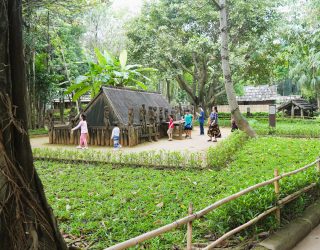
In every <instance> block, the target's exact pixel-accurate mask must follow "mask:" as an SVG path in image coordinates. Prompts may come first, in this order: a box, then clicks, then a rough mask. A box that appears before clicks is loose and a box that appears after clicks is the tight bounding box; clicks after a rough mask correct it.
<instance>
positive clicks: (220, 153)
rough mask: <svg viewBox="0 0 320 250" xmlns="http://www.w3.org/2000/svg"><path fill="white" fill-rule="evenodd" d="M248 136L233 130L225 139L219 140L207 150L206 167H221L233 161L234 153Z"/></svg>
mask: <svg viewBox="0 0 320 250" xmlns="http://www.w3.org/2000/svg"><path fill="white" fill-rule="evenodd" d="M248 139H249V138H248V136H247V135H246V134H245V133H243V132H241V131H235V132H233V133H232V134H231V135H230V136H229V137H228V139H227V140H224V141H221V142H220V143H219V144H218V145H217V146H216V147H210V148H209V149H208V151H207V162H208V163H207V164H208V167H210V168H214V169H221V168H224V167H226V166H227V165H228V164H229V163H230V162H232V161H234V160H235V159H234V157H235V153H236V152H237V151H238V150H240V149H241V148H242V147H243V145H244V144H245V143H246V141H247V140H248Z"/></svg>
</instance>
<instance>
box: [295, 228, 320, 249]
mask: <svg viewBox="0 0 320 250" xmlns="http://www.w3.org/2000/svg"><path fill="white" fill-rule="evenodd" d="M319 249H320V225H319V226H317V227H316V228H315V229H313V230H312V231H311V232H310V233H309V234H308V235H307V237H305V238H304V239H303V240H302V241H301V242H300V243H299V244H298V245H297V246H296V247H294V248H293V249H292V250H319Z"/></svg>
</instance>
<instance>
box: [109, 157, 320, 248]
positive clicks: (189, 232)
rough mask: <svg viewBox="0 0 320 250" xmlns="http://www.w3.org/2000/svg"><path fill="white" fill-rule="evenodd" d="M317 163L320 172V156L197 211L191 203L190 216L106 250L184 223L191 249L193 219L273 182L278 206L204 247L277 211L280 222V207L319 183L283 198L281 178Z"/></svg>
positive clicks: (124, 246) (188, 244) (226, 237)
mask: <svg viewBox="0 0 320 250" xmlns="http://www.w3.org/2000/svg"><path fill="white" fill-rule="evenodd" d="M314 165H316V169H317V172H318V173H319V172H320V158H318V159H317V160H316V161H314V162H312V163H310V164H308V165H306V166H304V167H302V168H299V169H297V170H294V171H291V172H288V173H284V174H281V175H279V173H278V170H277V169H275V170H274V178H272V179H270V180H267V181H264V182H261V183H258V184H256V185H253V186H251V187H248V188H246V189H244V190H242V191H240V192H238V193H235V194H233V195H231V196H229V197H226V198H224V199H222V200H219V201H216V202H215V203H213V204H212V205H210V206H208V207H206V208H204V209H202V210H200V211H198V212H196V213H193V211H192V204H190V205H189V210H188V214H189V215H188V216H186V217H183V218H181V219H179V220H177V221H174V222H172V223H170V224H167V225H165V226H162V227H160V228H157V229H155V230H152V231H149V232H147V233H144V234H142V235H140V236H137V237H134V238H132V239H130V240H127V241H124V242H122V243H119V244H117V245H114V246H111V247H108V248H106V249H105V250H121V249H127V248H129V247H132V246H135V245H137V244H139V243H141V242H143V241H146V240H149V239H152V238H155V237H157V236H159V235H161V234H164V233H166V232H169V231H172V230H173V229H175V228H177V227H180V226H182V225H185V224H187V250H191V249H192V221H194V220H197V219H200V218H201V217H203V216H204V215H206V214H208V213H209V212H211V211H213V210H214V209H216V208H218V207H220V206H222V205H224V204H226V203H228V202H230V201H232V200H235V199H237V198H239V197H241V196H243V195H245V194H247V193H249V192H252V191H254V190H256V189H258V188H261V187H264V186H267V185H271V184H273V185H274V187H275V194H276V197H277V203H276V206H274V207H272V208H270V209H268V210H266V211H264V212H263V213H261V214H259V215H258V216H256V217H255V218H253V219H251V220H250V221H248V222H246V223H245V224H243V225H241V226H239V227H237V228H235V229H233V230H231V231H229V232H227V233H225V234H224V235H222V236H221V237H220V238H219V239H217V240H215V241H214V242H212V243H210V244H209V245H208V246H206V247H205V248H203V250H208V249H213V248H214V247H215V246H217V245H218V244H220V243H221V242H222V241H224V240H226V239H228V238H230V237H231V236H232V235H234V234H236V233H238V232H240V231H241V230H243V229H245V228H247V227H249V226H251V225H253V224H255V223H256V222H258V221H259V220H261V219H262V218H264V217H265V216H267V215H269V214H271V213H275V215H276V218H277V220H278V222H280V209H281V208H282V207H283V206H284V205H285V204H287V203H289V202H290V201H292V200H294V199H296V198H298V197H299V196H300V195H301V194H303V193H305V192H308V191H309V190H311V189H312V188H314V187H315V186H316V185H317V184H316V183H312V184H310V185H308V186H306V187H304V188H303V189H301V190H299V191H297V192H295V193H292V194H290V195H288V196H287V197H285V198H283V199H279V195H280V184H279V180H280V179H282V178H285V177H288V176H292V175H295V174H297V173H299V172H302V171H305V170H307V169H309V168H310V167H312V166H314Z"/></svg>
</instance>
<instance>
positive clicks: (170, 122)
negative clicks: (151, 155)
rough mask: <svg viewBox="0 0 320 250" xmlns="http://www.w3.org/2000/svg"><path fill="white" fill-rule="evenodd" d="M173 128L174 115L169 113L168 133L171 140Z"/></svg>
mask: <svg viewBox="0 0 320 250" xmlns="http://www.w3.org/2000/svg"><path fill="white" fill-rule="evenodd" d="M173 129H174V124H173V116H172V115H169V128H168V131H167V134H168V137H169V141H172V133H173Z"/></svg>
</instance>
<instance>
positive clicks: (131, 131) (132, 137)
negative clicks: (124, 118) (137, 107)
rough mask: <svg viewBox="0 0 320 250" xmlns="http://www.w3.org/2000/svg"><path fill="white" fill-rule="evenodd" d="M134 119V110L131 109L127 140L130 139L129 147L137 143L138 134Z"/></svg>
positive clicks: (129, 110)
mask: <svg viewBox="0 0 320 250" xmlns="http://www.w3.org/2000/svg"><path fill="white" fill-rule="evenodd" d="M133 119H134V113H133V108H132V107H131V108H129V109H128V128H127V131H128V135H127V138H128V146H129V147H132V146H134V142H135V135H136V134H135V132H134V127H133V121H134V120H133Z"/></svg>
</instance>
